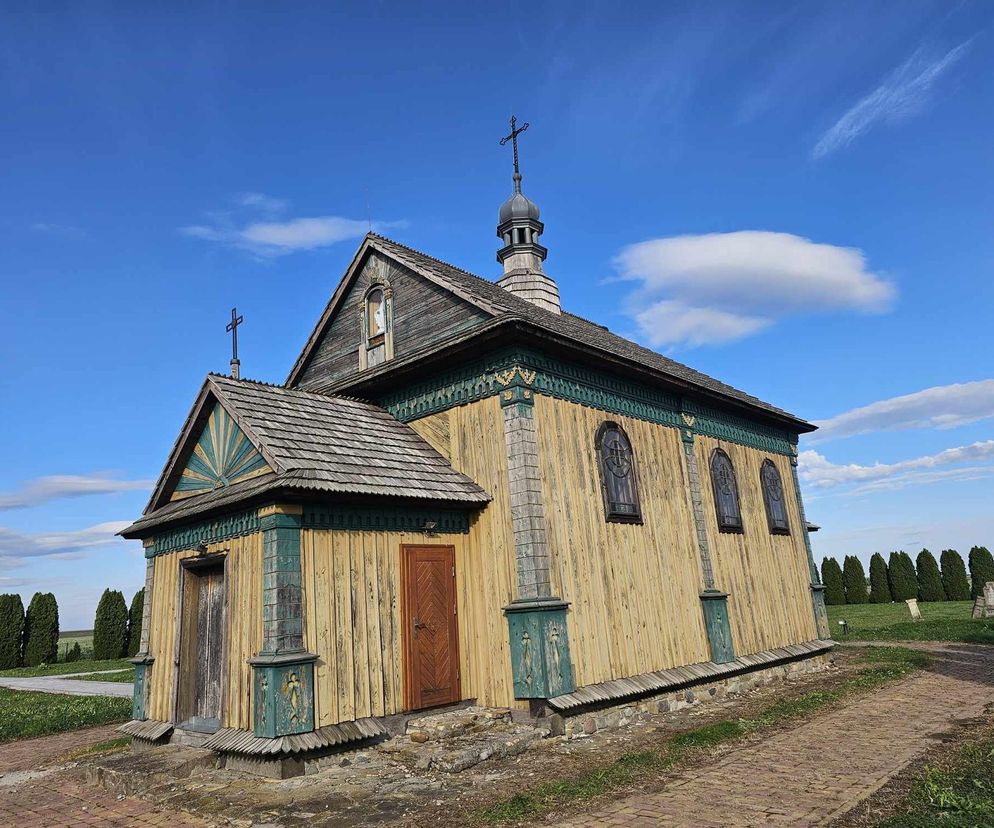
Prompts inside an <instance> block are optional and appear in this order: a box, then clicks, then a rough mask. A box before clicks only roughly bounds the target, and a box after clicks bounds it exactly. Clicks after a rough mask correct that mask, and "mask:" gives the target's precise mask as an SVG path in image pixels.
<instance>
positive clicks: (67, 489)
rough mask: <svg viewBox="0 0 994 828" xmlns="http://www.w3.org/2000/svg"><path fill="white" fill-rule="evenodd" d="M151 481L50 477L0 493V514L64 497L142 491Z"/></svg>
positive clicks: (147, 488) (104, 476) (77, 476)
mask: <svg viewBox="0 0 994 828" xmlns="http://www.w3.org/2000/svg"><path fill="white" fill-rule="evenodd" d="M153 483H154V481H152V480H114V479H112V478H110V477H107V476H106V475H100V474H94V475H75V474H63V475H49V476H47V477H38V478H36V479H34V480H29V481H27V482H26V483H24V484H23V485H22V486H21V487H20V488H19V489H17V490H15V491H13V492H7V493H6V494H4V493H0V511H2V510H4V509H20V508H24V507H28V506H40V505H41V504H43V503H49V502H51V501H53V500H59V499H61V498H64V497H82V496H84V495H97V494H113V493H115V492H131V491H144V490H149V489H151V488H152V485H153Z"/></svg>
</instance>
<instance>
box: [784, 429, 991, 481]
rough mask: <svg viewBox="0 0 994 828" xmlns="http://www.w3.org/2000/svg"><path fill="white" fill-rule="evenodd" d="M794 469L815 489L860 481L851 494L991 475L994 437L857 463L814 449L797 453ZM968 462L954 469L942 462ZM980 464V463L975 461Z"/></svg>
mask: <svg viewBox="0 0 994 828" xmlns="http://www.w3.org/2000/svg"><path fill="white" fill-rule="evenodd" d="M797 459H798V464H797V471H798V475H799V476H800V478H801V481H802V482H803V483H804V484H806V485H807V486H810V487H811V488H812V489H815V490H822V489H832V488H836V487H839V486H847V485H851V484H860V486H859V487H858V488H857V489H855V490H853V492H852V493H853V494H862V493H865V492H869V491H878V490H881V489H896V488H905V487H906V486H911V485H921V484H926V483H933V482H936V481H938V480H949V479H971V480H973V479H978V478H980V477H990V476H992V475H994V440H982V441H978V442H976V443H971V444H970V445H967V446H957V447H955V448H949V449H945V450H944V451H940V452H938V453H937V454H930V455H926V456H924V457H916V458H914V459H911V460H901V461H900V462H897V463H874V464H873V465H872V466H862V465H859V464H857V463H849V464H846V465H838V464H836V463H832V462H831V461H830V460H828V458H826V457H825V456H824V455H822V454H819V453H818V452H817V451H813V450H810V449H809V450H807V451H802V452H801V453H800V454H799V455H798V458H797ZM958 464H971V465H969V466H965V467H964V466H961V467H960V468H955V469H943V468H941V467H943V466H956V465H958ZM978 464H979V465H978Z"/></svg>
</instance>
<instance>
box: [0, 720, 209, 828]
mask: <svg viewBox="0 0 994 828" xmlns="http://www.w3.org/2000/svg"><path fill="white" fill-rule="evenodd" d="M120 735H121V734H119V733H118V732H117V726H116V725H106V726H103V727H91V728H87V729H86V730H77V731H73V732H72V733H56V734H54V735H52V736H42V737H40V738H38V739H24V740H22V741H20V742H10V743H9V744H4V745H0V826H7V825H13V826H17V828H69V826H73V828H75V826H77V825H79V826H84V825H85V826H94V827H95V828H118V827H119V826H120V828H124V827H125V826H132V825H134V826H147V825H168V826H169V828H204V826H206V825H207V823H205V822H201V821H200V820H197V819H195V818H193V817H190V816H187V815H186V814H181V813H179V812H177V811H169V810H164V809H162V808H158V807H156V806H155V805H152V804H150V803H148V802H144V801H143V800H140V799H131V798H125V799H118V798H117V797H116V796H115V795H114V794H111V793H107V792H106V791H104V790H102V789H100V788H95V787H91V786H89V785H79V784H76V783H75V782H72V781H70V780H67V779H66V778H64V776H61V775H51V774H52V771H47V772H46V771H44V770H43V771H42V774H41V776H40V778H35V779H28V781H25V782H21V781H19V777H21V776H29V777H30V776H31V774H24V772H25V771H34V770H38V769H45V768H49V767H51V766H53V765H57V763H59V762H60V761H62V760H63V759H64V757H65V756H66V755H67V754H69V753H71V752H73V751H77V750H80V749H81V748H85V747H87V746H88V745H95V744H98V743H100V742H104V741H106V740H108V739H113V738H115V737H117V736H120Z"/></svg>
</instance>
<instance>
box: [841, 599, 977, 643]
mask: <svg viewBox="0 0 994 828" xmlns="http://www.w3.org/2000/svg"><path fill="white" fill-rule="evenodd" d="M918 608H919V609H920V610H921V613H922V620H921V621H918V622H915V621H912V620H911V614H910V613H909V612H908V605H907V604H905V603H904V602H903V601H901V602H900V603H894V604H848V605H846V606H841V607H828V620H829V626H830V627H831V629H832V637H833V638H835V639H836V640H837V641H846V640H849V641H963V642H966V643H969V644H994V619H990V618H988V619H977V620H976V621H975V620H973V618H972V617H971V613H972V612H973V601H943V602H935V603H932V602H927V603H920V604H918ZM843 619H844V620H845V621H847V622H848V624H849V634H848V635H847V636H844V635H843V634H842V628H841V627H840V626H839V621H841V620H843Z"/></svg>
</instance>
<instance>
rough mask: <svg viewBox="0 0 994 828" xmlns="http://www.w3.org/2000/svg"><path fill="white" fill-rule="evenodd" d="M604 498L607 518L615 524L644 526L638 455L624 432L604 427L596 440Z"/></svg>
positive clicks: (609, 424)
mask: <svg viewBox="0 0 994 828" xmlns="http://www.w3.org/2000/svg"><path fill="white" fill-rule="evenodd" d="M595 441H596V446H597V465H598V466H599V467H600V474H601V489H602V491H603V494H604V517H605V518H606V519H607V520H608V521H610V522H613V523H641V522H642V510H641V508H640V506H639V492H638V474H637V472H636V468H635V454H634V453H633V452H632V444H631V442H630V441H629V439H628V435H627V434H625V430H624V429H623V428H622V427H621V426H620V425H618V424H617V423H613V422H606V423H604V424H603V425H602V426H601V427H600V428H599V429H598V430H597V436H596V438H595Z"/></svg>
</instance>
